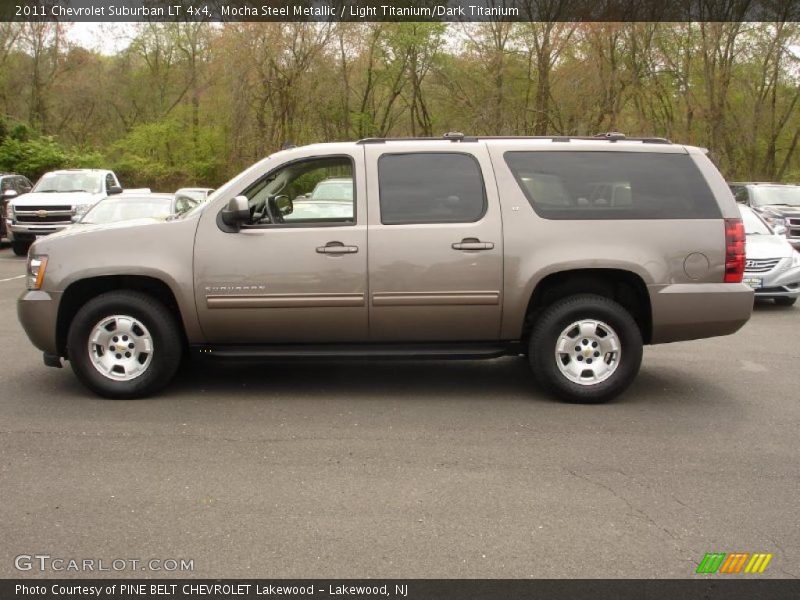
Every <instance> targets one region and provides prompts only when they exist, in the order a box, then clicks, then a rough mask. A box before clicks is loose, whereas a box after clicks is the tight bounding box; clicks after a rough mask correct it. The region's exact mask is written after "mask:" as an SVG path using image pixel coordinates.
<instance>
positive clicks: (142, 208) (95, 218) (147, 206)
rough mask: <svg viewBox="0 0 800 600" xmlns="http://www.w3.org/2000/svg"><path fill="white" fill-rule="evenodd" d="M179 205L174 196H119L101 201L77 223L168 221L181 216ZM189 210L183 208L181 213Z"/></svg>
mask: <svg viewBox="0 0 800 600" xmlns="http://www.w3.org/2000/svg"><path fill="white" fill-rule="evenodd" d="M177 204H178V200H177V198H176V196H174V195H173V194H119V195H116V196H109V197H108V198H105V199H103V200H100V202H98V203H97V204H95V205H94V206H93V207H92V208H90V209H89V211H88V212H87V213H86V214H84V215H83V217H81V218H80V220H78V221H77V223H78V224H80V225H107V224H108V223H119V222H120V221H132V220H134V219H167V218H169V217H173V216H176V215H178V214H180V212H179V211H178V206H177ZM189 208H191V207H189ZM189 208H186V207H183V210H182V211H181V212H186V210H189Z"/></svg>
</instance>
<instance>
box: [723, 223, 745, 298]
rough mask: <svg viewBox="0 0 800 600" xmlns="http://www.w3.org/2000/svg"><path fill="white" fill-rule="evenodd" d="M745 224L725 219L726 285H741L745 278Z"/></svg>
mask: <svg viewBox="0 0 800 600" xmlns="http://www.w3.org/2000/svg"><path fill="white" fill-rule="evenodd" d="M744 241H745V235H744V224H743V223H742V220H741V219H725V283H741V282H742V277H743V276H744V260H745V259H744Z"/></svg>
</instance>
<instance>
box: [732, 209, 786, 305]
mask: <svg viewBox="0 0 800 600" xmlns="http://www.w3.org/2000/svg"><path fill="white" fill-rule="evenodd" d="M739 210H740V211H741V213H742V220H743V221H744V231H745V234H746V235H747V244H746V247H745V252H746V257H745V267H744V279H743V280H742V281H743V283H746V284H748V285H750V287H752V288H753V289H754V290H755V294H756V298H771V299H773V300H775V304H778V305H780V306H792V305H793V304H794V303H795V302H796V301H797V297H798V296H800V253H798V252H797V250H795V249H794V248H793V247H792V245H791V244H790V243H789V242H787V241H786V238H785V237H783V236H782V235H778V234H776V233H775V232H774V231H773V230H772V228H771V227H770V226H769V225H767V222H766V221H764V219H762V218H761V217H760V216H759V215H758V214H756V213H755V212H754V211H753V209H751V208H748V207H747V206H740V207H739Z"/></svg>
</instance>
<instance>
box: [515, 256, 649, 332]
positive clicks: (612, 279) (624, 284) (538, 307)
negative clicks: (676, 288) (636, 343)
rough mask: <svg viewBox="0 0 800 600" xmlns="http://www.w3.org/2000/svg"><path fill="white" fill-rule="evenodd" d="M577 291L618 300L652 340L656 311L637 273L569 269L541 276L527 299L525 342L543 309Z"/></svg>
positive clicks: (624, 270)
mask: <svg viewBox="0 0 800 600" xmlns="http://www.w3.org/2000/svg"><path fill="white" fill-rule="evenodd" d="M575 294H597V295H599V296H603V297H606V298H609V299H611V300H614V301H615V302H618V303H619V304H620V305H622V306H623V307H624V308H625V309H626V310H627V311H628V312H629V313H630V314H631V316H632V317H633V319H634V321H636V324H637V325H638V326H639V329H640V331H641V334H642V340H643V341H644V343H645V344H648V343H650V341H651V339H652V331H653V313H652V306H651V304H650V294H649V293H648V291H647V285H646V283H645V281H644V279H643V278H642V277H641V275H639V274H638V273H635V272H634V271H630V270H627V269H620V268H601V269H597V268H580V269H566V270H560V271H555V272H552V273H549V274H547V275H546V276H544V277H542V278H541V279H540V280H539V281H538V282H537V283H536V285H535V286H534V287H533V290H532V292H531V294H530V297H529V299H528V304H527V307H526V310H525V319H524V321H523V325H522V332H521V334H520V339H521V340H522V341H523V342H524V341H526V340H527V339H528V338H529V336H530V331H531V328H532V326H533V323H534V322H535V320H536V318H537V317H538V316H539V315H540V314H541V312H542V311H543V310H544V309H546V308H547V307H548V306H550V305H552V304H553V303H554V302H557V301H558V300H561V299H562V298H566V297H568V296H572V295H575Z"/></svg>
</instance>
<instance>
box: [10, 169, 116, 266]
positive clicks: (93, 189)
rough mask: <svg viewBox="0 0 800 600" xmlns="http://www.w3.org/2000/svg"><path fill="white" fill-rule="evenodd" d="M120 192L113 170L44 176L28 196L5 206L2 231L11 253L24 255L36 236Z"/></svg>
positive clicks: (62, 225) (60, 226) (64, 224)
mask: <svg viewBox="0 0 800 600" xmlns="http://www.w3.org/2000/svg"><path fill="white" fill-rule="evenodd" d="M120 193H122V187H121V186H120V183H119V180H118V179H117V176H116V175H115V174H114V172H113V171H107V170H101V169H65V170H61V171H51V172H50V173H45V174H44V175H42V177H41V178H40V179H39V181H37V182H36V185H34V186H33V189H32V190H31V191H30V193H28V194H24V195H22V196H19V197H17V198H14V199H13V200H10V201H9V202H8V204H7V205H6V214H5V219H6V229H7V230H8V237H9V239H10V240H11V245H12V247H13V249H14V253H15V254H17V255H18V256H24V255H25V254H27V253H28V248H29V247H30V245H31V244H32V243H33V242H34V240H35V239H36V238H37V237H40V236H43V235H47V234H50V233H54V232H56V231H60V230H62V229H64V228H65V227H68V226H69V225H71V224H72V221H73V217H76V216H77V217H80V216H81V215H83V214H84V213H85V212H86V211H88V210H89V209H90V208H91V207H92V206H94V205H95V204H96V203H97V202H98V201H100V200H102V199H103V198H105V197H106V196H109V195H112V194H120Z"/></svg>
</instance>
